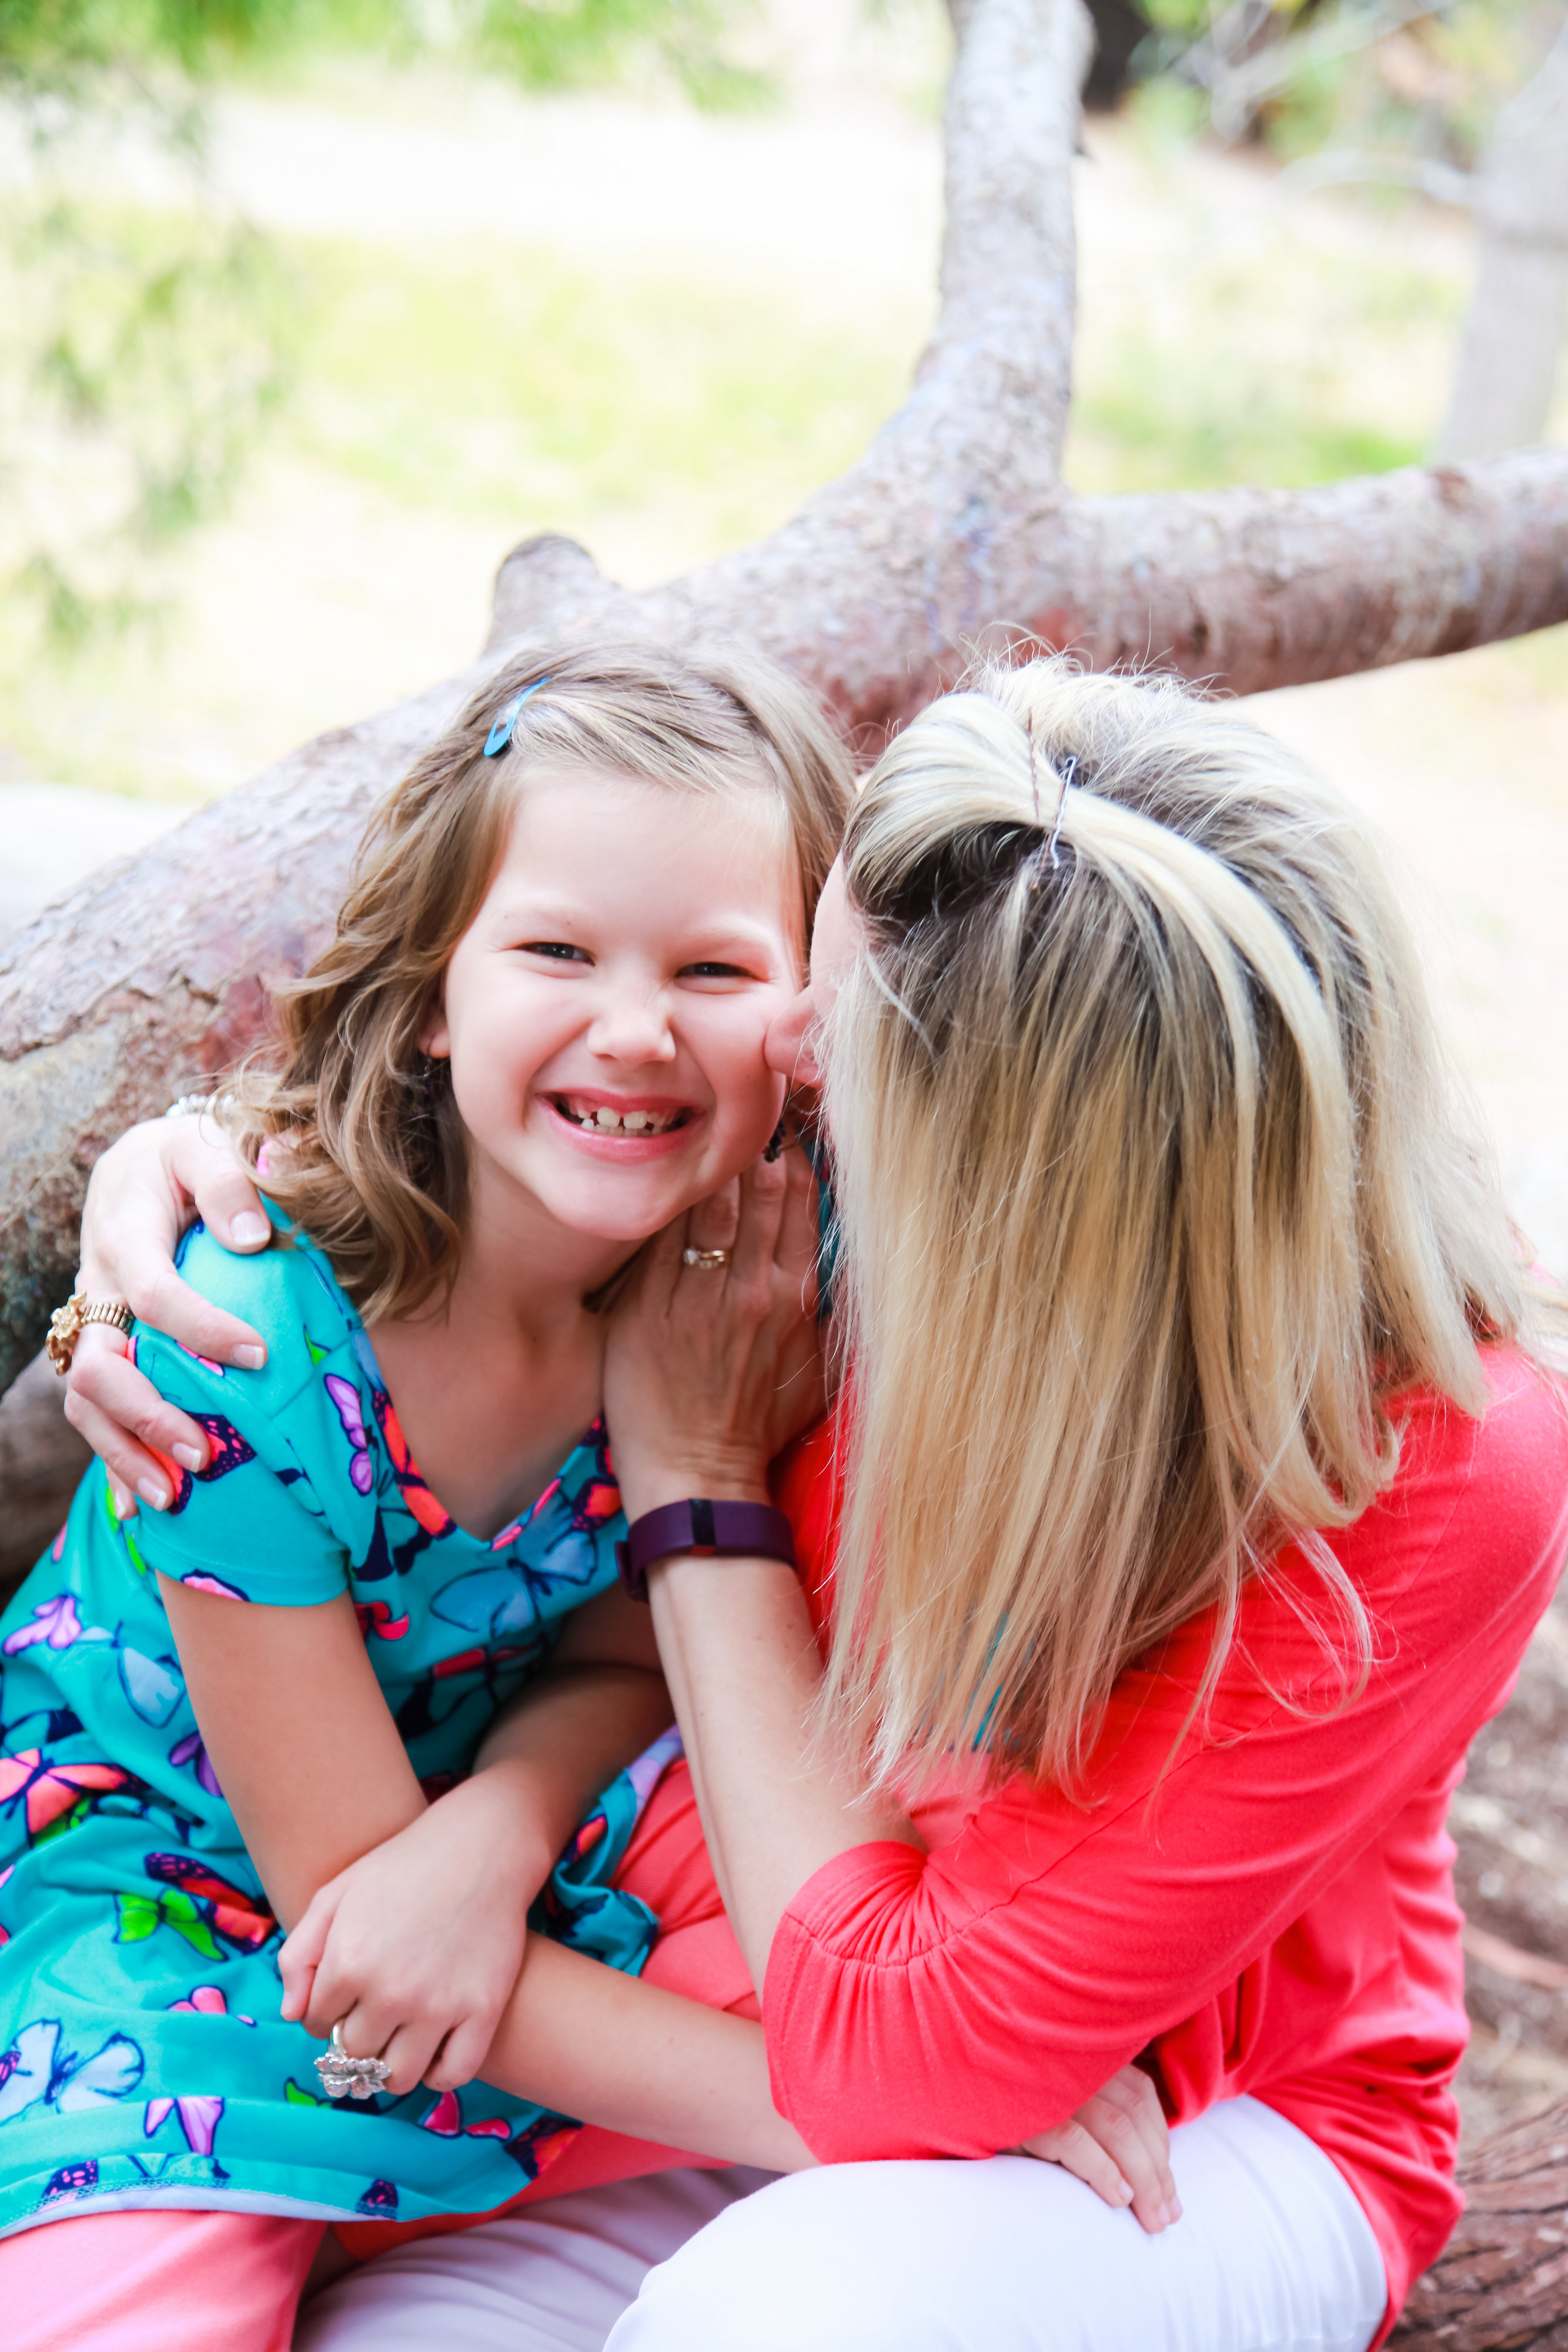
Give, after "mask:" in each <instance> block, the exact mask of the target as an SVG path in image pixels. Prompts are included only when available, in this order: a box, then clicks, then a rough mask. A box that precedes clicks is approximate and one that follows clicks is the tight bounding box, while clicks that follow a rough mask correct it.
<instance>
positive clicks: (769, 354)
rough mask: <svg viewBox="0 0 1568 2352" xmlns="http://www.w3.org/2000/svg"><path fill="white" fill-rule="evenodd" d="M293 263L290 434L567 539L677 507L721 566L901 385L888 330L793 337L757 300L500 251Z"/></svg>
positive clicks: (403, 488)
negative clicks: (299, 344) (608, 517)
mask: <svg viewBox="0 0 1568 2352" xmlns="http://www.w3.org/2000/svg"><path fill="white" fill-rule="evenodd" d="M292 258H293V260H294V262H295V266H296V268H297V269H298V273H299V275H300V278H301V279H302V280H303V282H304V284H305V285H306V287H307V289H308V306H309V316H310V325H309V328H308V332H307V335H306V338H305V348H304V353H303V359H302V362H301V368H300V375H301V381H302V386H303V389H302V393H301V396H300V399H299V401H298V406H297V409H296V413H295V416H294V418H293V420H292V421H291V423H290V425H289V426H288V427H287V430H288V432H289V434H290V436H291V437H292V438H293V440H294V442H295V445H296V446H298V449H299V450H300V451H301V453H302V454H306V455H308V457H310V458H311V459H312V460H313V461H315V462H317V463H319V464H321V465H325V466H329V467H332V468H334V469H336V470H340V471H342V472H343V473H345V474H348V475H351V476H353V477H355V478H358V479H359V480H361V481H362V482H365V483H368V484H372V485H374V486H375V487H376V488H378V489H380V490H382V492H384V493H386V494H388V495H389V496H391V497H392V498H394V499H399V500H402V501H405V502H407V503H409V504H413V505H421V504H432V503H434V504H439V505H440V506H442V507H443V508H444V509H447V510H448V511H461V512H464V513H466V514H470V515H475V516H480V515H486V514H493V515H496V516H497V518H502V517H511V516H516V515H517V514H518V513H519V512H520V511H523V510H526V511H527V512H528V515H529V517H530V518H532V520H533V524H534V527H535V528H538V529H541V530H549V529H561V530H581V529H582V528H583V526H584V523H585V521H587V522H590V523H591V520H592V519H593V518H594V517H596V516H600V515H602V514H604V513H605V512H606V511H609V510H614V509H622V510H625V509H635V508H637V507H639V506H644V505H659V506H664V505H666V504H667V503H668V501H669V499H671V498H672V497H673V496H684V497H689V498H691V499H694V500H695V501H697V502H698V503H700V505H701V506H702V507H703V508H704V509H706V510H707V511H708V512H709V514H710V516H711V522H710V530H711V533H712V536H713V539H714V542H715V551H717V549H718V547H720V546H735V545H739V544H741V543H743V542H744V541H746V540H747V539H749V538H751V537H753V536H755V535H756V534H757V533H758V531H761V530H767V529H768V528H769V527H770V526H771V525H772V524H773V523H775V522H777V521H779V520H781V519H782V518H783V516H784V515H785V514H787V513H788V512H789V510H790V509H791V507H792V506H793V505H794V504H795V503H797V502H798V501H799V499H800V498H802V497H803V496H805V495H806V494H807V492H809V491H810V489H811V488H814V487H815V486H816V485H817V484H818V483H820V482H821V481H824V480H827V479H829V478H831V476H832V475H833V474H835V473H837V472H838V471H839V470H840V469H841V467H844V466H846V465H848V464H849V463H850V461H851V460H852V458H853V457H855V456H856V455H857V454H858V452H859V450H860V449H861V448H862V447H863V446H864V444H865V442H866V440H867V439H868V438H869V437H870V436H871V434H872V433H873V431H874V430H875V428H876V426H877V425H879V424H880V423H881V421H882V420H883V417H884V416H885V415H887V414H888V413H889V411H890V410H891V409H892V408H894V406H895V405H896V404H897V403H898V401H899V400H900V399H901V397H902V396H903V391H904V384H905V383H906V382H907V374H908V366H909V359H910V353H909V352H908V350H907V348H906V346H905V341H904V337H903V336H902V335H901V334H900V333H899V332H898V331H897V329H896V328H895V327H891V326H890V324H889V322H887V321H885V320H874V319H873V320H867V321H866V322H865V323H864V326H863V328H862V330H861V331H849V332H846V331H844V329H843V328H842V327H841V326H835V327H833V328H831V329H830V328H828V327H825V326H815V325H810V324H807V323H805V322H803V321H801V320H799V319H791V317H790V316H789V310H788V307H787V305H785V304H782V303H781V302H780V299H779V295H778V293H777V292H776V291H774V290H771V289H769V290H768V292H766V293H761V292H758V293H744V292H740V291H737V290H736V289H733V288H726V287H723V286H716V285H712V284H704V283H702V282H700V281H695V280H693V279H690V278H680V277H662V276H660V275H658V274H653V273H650V272H648V271H646V270H634V269H632V268H625V269H624V270H616V271H605V272H592V273H590V272H587V271H584V270H582V269H580V268H574V267H573V266H572V265H571V264H570V263H568V262H566V261H564V260H562V259H561V258H559V257H557V256H555V255H552V254H550V253H548V252H532V253H530V252H526V251H519V250H518V249H517V248H516V247H509V246H505V247H504V246H499V245H497V246H496V247H491V248H488V249H486V247H476V246H465V247H463V248H462V249H461V251H460V252H458V253H455V254H454V253H451V252H448V251H445V250H439V251H432V252H430V253H427V254H423V255H421V254H417V253H408V252H403V253H399V254H396V255H389V254H387V253H385V252H384V251H373V252H372V251H367V250H365V249H364V248H362V247H355V246H351V245H349V244H346V243H342V242H338V241H333V242H328V241H325V240H323V241H319V242H315V243H311V244H304V243H301V244H299V245H297V246H296V247H294V248H293V252H292Z"/></svg>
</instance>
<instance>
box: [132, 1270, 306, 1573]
mask: <svg viewBox="0 0 1568 2352" xmlns="http://www.w3.org/2000/svg"><path fill="white" fill-rule="evenodd" d="M180 1267H181V1272H182V1273H183V1276H184V1277H185V1280H186V1281H187V1282H188V1283H189V1284H190V1285H191V1286H192V1287H193V1289H195V1290H198V1291H200V1292H201V1294H202V1296H203V1297H205V1298H210V1299H212V1300H213V1301H214V1303H215V1304H217V1305H220V1306H223V1307H227V1308H228V1309H229V1310H230V1312H231V1313H233V1314H235V1315H238V1316H241V1317H243V1318H244V1319H245V1320H246V1322H247V1323H250V1324H252V1325H254V1327H255V1328H256V1329H257V1330H259V1331H260V1332H261V1333H262V1335H263V1337H264V1338H265V1339H266V1340H267V1351H268V1360H267V1365H266V1367H265V1368H264V1370H261V1371H259V1372H246V1371H238V1370H233V1369H225V1367H224V1366H222V1365H219V1364H215V1363H211V1362H209V1361H208V1360H206V1359H205V1358H204V1357H198V1356H193V1355H191V1354H189V1353H188V1352H187V1351H186V1349H183V1348H182V1347H180V1346H179V1345H178V1344H177V1343H176V1342H175V1341H173V1340H172V1339H166V1338H165V1337H164V1336H163V1335H162V1333H161V1332H157V1331H152V1330H150V1329H149V1328H146V1327H145V1326H144V1325H142V1324H140V1323H139V1324H138V1325H137V1326H136V1328H135V1332H134V1335H133V1339H132V1353H133V1356H134V1360H135V1362H136V1366H137V1369H138V1370H140V1371H141V1372H143V1373H145V1374H146V1376H147V1378H148V1379H149V1380H150V1381H152V1384H153V1386H154V1387H155V1388H156V1389H157V1390H158V1391H159V1393H160V1394H161V1395H162V1396H163V1397H165V1398H166V1399H167V1400H168V1402H170V1403H171V1404H173V1405H178V1407H179V1408H180V1410H181V1411H182V1412H187V1413H189V1414H190V1416H191V1418H192V1419H193V1421H196V1422H199V1423H200V1424H201V1426H202V1427H203V1428H204V1430H205V1432H206V1433H207V1436H208V1438H209V1439H210V1441H211V1444H212V1457H211V1461H210V1463H209V1465H208V1467H207V1468H206V1469H205V1470H204V1471H201V1472H198V1473H197V1474H196V1475H194V1476H193V1475H191V1473H190V1472H189V1471H186V1470H183V1469H181V1468H180V1467H179V1465H177V1464H175V1463H173V1462H171V1461H168V1460H165V1462H164V1466H165V1468H166V1469H167V1470H168V1471H169V1473H170V1475H171V1477H172V1481H173V1485H174V1499H173V1503H172V1507H170V1508H169V1509H168V1510H167V1511H158V1512H154V1511H149V1510H143V1511H142V1512H141V1514H140V1516H139V1517H138V1518H137V1520H136V1522H135V1527H136V1535H135V1545H136V1549H137V1552H138V1554H139V1555H140V1558H141V1561H142V1563H143V1564H144V1565H145V1566H146V1567H147V1568H148V1569H149V1570H153V1569H156V1570H159V1571H160V1572H161V1573H162V1575H164V1576H167V1577H171V1578H172V1579H174V1580H177V1581H178V1582H180V1583H182V1584H193V1585H195V1586H197V1587H198V1588H199V1589H201V1590H204V1591H212V1592H221V1593H224V1594H226V1595H228V1596H229V1597H230V1598H231V1599H234V1600H236V1601H259V1602H261V1603H263V1604H264V1605H267V1606H271V1607H274V1608H308V1607H309V1606H311V1605H312V1604H314V1603H316V1602H319V1601H330V1600H332V1599H333V1598H334V1597H335V1596H336V1595H337V1594H338V1593H340V1592H342V1591H346V1590H347V1589H348V1586H349V1575H350V1550H349V1546H348V1544H347V1543H346V1541H345V1540H344V1531H343V1530H341V1529H340V1528H339V1526H338V1525H337V1524H335V1522H336V1521H337V1520H338V1519H339V1518H340V1517H341V1514H340V1512H338V1511H336V1510H335V1509H334V1507H333V1497H332V1496H331V1495H330V1493H324V1492H322V1491H321V1487H322V1486H323V1485H324V1484H325V1482H324V1481H323V1480H322V1479H321V1478H320V1475H319V1471H318V1473H317V1475H315V1476H313V1475H312V1465H311V1462H310V1455H311V1451H312V1449H311V1445H310V1442H309V1441H310V1429H311V1422H312V1413H311V1399H310V1391H311V1387H312V1380H311V1375H312V1372H313V1370H314V1361H313V1358H314V1354H315V1353H316V1352H317V1349H316V1342H315V1340H314V1339H313V1337H312V1334H311V1332H310V1330H309V1328H308V1325H307V1323H306V1320H305V1315H306V1312H307V1311H308V1297H307V1286H308V1268H306V1267H305V1266H304V1265H303V1262H302V1254H300V1253H293V1252H289V1251H287V1250H269V1251H267V1252H266V1253H264V1254H263V1255H261V1256H259V1257H254V1258H249V1257H236V1256H234V1255H230V1253H229V1252H228V1251H226V1250H224V1249H222V1248H220V1247H219V1245H218V1244H216V1243H215V1242H214V1241H213V1240H212V1239H211V1237H210V1236H209V1235H208V1234H205V1233H204V1231H203V1229H202V1228H201V1227H199V1226H198V1227H195V1228H193V1231H192V1233H191V1234H188V1235H187V1236H186V1239H185V1243H184V1244H183V1248H182V1252H181V1257H180ZM317 1319H318V1321H319V1320H320V1315H319V1313H318V1315H317ZM334 1336H335V1335H334Z"/></svg>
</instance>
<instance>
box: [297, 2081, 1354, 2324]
mask: <svg viewBox="0 0 1568 2352" xmlns="http://www.w3.org/2000/svg"><path fill="white" fill-rule="evenodd" d="M1171 2163H1172V2168H1173V2170H1174V2172H1175V2174H1176V2186H1177V2189H1179V2191H1180V2195H1181V2200H1182V2207H1183V2214H1182V2219H1181V2220H1180V2221H1177V2222H1176V2224H1175V2225H1174V2227H1172V2228H1171V2229H1169V2230H1167V2231H1165V2232H1164V2233H1163V2234H1162V2235H1161V2236H1159V2237H1157V2238H1148V2237H1145V2235H1144V2233H1143V2231H1141V2230H1140V2229H1139V2227H1138V2224H1137V2223H1136V2221H1134V2219H1133V2217H1132V2215H1131V2214H1130V2213H1127V2212H1120V2211H1115V2212H1113V2210H1111V2209H1110V2208H1109V2207H1108V2206H1105V2205H1102V2204H1101V2202H1100V2200H1099V2199H1098V2198H1097V2197H1095V2196H1094V2195H1093V2193H1092V2191H1091V2190H1090V2189H1085V2188H1084V2187H1083V2185H1082V2182H1081V2181H1077V2180H1074V2179H1071V2176H1070V2175H1069V2174H1067V2173H1065V2172H1062V2171H1061V2170H1059V2169H1058V2168H1056V2167H1054V2166H1051V2165H1042V2164H1035V2163H1032V2162H1031V2161H1030V2159H1029V2158H1024V2157H996V2158H992V2160H991V2161H990V2162H988V2163H984V2164H855V2165H835V2166H831V2167H828V2168H823V2169H822V2170H821V2171H817V2172H804V2173H796V2174H794V2175H792V2176H790V2177H789V2178H787V2179H779V2180H774V2181H772V2182H770V2183H769V2182H768V2176H767V2175H765V2174H757V2173H749V2174H748V2173H744V2172H729V2173H720V2174H702V2173H672V2174H664V2175H662V2176H659V2177H657V2178H655V2179H648V2180H639V2181H627V2182H623V2183H622V2184H620V2185H618V2186H616V2187H614V2188H610V2189H587V2190H583V2191H581V2192H580V2194H578V2195H577V2196H573V2197H560V2198H556V2199H553V2200H549V2202H546V2203H542V2204H540V2205H538V2206H536V2207H535V2208H534V2209H533V2210H532V2211H531V2212H530V2213H528V2215H527V2216H525V2217H523V2218H519V2219H516V2220H512V2221H493V2222H487V2223H485V2224H483V2225H482V2226H481V2227H479V2228H477V2229H475V2230H471V2231H465V2232H464V2233H463V2234H462V2235H460V2236H455V2237H450V2238H428V2239H424V2240H422V2241H419V2242H415V2243H414V2244H412V2245H408V2246H401V2247H398V2248H396V2249H394V2250H393V2252H391V2253H388V2254H384V2255H382V2256H381V2257H380V2259H379V2260H378V2261H376V2262H374V2263H367V2264H366V2265H365V2267H364V2268H363V2269H362V2270H361V2271H359V2272H357V2273H353V2274H352V2275H351V2276H350V2277H348V2278H346V2279H343V2280H341V2281H340V2283H339V2284H337V2285H335V2286H331V2287H329V2288H328V2289H327V2290H326V2291H325V2292H324V2293H323V2294H319V2295H318V2296H317V2297H316V2299H315V2301H314V2302H313V2303H312V2304H311V2305H309V2306H308V2309H307V2311H306V2313H305V2314H304V2315H303V2316H302V2318H301V2322H300V2326H299V2329H298V2334H297V2336H296V2337H295V2347H296V2352H372V2347H375V2352H1365V2347H1366V2346H1367V2344H1368V2343H1369V2342H1370V2341H1371V2338H1372V2336H1374V2335H1375V2332H1376V2329H1377V2326H1378V2324H1379V2322H1380V2321H1381V2319H1382V2316H1383V2311H1384V2305H1385V2301H1386V2294H1387V2290H1386V2286H1385V2280H1384V2273H1383V2264H1382V2261H1381V2258H1380V2256H1379V2254H1378V2251H1377V2244H1376V2241H1375V2238H1374V2237H1373V2234H1372V2230H1371V2227H1370V2225H1369V2223H1368V2222H1367V2220H1366V2217H1365V2215H1364V2213H1363V2212H1362V2210H1361V2208H1360V2206H1359V2205H1358V2204H1357V2203H1356V2201H1355V2199H1354V2196H1353V2195H1352V2194H1351V2191H1350V2189H1349V2188H1348V2187H1347V2185H1346V2183H1345V2182H1344V2180H1343V2178H1342V2177H1341V2175H1340V2174H1339V2173H1338V2172H1337V2171H1336V2170H1335V2169H1334V2167H1333V2164H1332V2163H1331V2162H1330V2161H1329V2159H1328V2158H1327V2157H1326V2156H1324V2155H1323V2154H1322V2150H1321V2149H1320V2148H1318V2147H1314V2146H1313V2144H1312V2141H1311V2140H1309V2139H1307V2138H1306V2137H1304V2135H1303V2134H1302V2133H1301V2132H1299V2131H1298V2130H1297V2129H1296V2128H1295V2126H1293V2125H1292V2124H1288V2123H1286V2122H1284V2121H1283V2120H1282V2118H1281V2117H1280V2116H1276V2115H1274V2114H1273V2113H1272V2112H1271V2111H1270V2109H1269V2108H1267V2107H1264V2106H1260V2105H1258V2103H1257V2102H1256V2101H1255V2100H1252V2099H1236V2100H1232V2101H1230V2102H1229V2103H1228V2104H1227V2105H1223V2106H1220V2107H1216V2108H1214V2109H1212V2110H1211V2111H1210V2113H1209V2114H1207V2116H1202V2117H1200V2118H1199V2120H1198V2121H1197V2122H1196V2123H1192V2124H1186V2125H1184V2126H1182V2127H1181V2128H1180V2129H1179V2130H1178V2131H1176V2132H1175V2133H1173V2135H1172V2140H1171ZM758 2183H763V2184H766V2185H762V2186H758V2185H757V2184H758ZM748 2192H749V2193H748Z"/></svg>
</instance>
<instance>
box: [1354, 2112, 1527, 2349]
mask: <svg viewBox="0 0 1568 2352" xmlns="http://www.w3.org/2000/svg"><path fill="white" fill-rule="evenodd" d="M1459 2179H1460V2182H1461V2184H1462V2185H1463V2188H1464V2191H1465V2210H1464V2213H1463V2214H1462V2215H1461V2217H1460V2220H1459V2225H1458V2229H1457V2230H1456V2231H1454V2234H1453V2236H1452V2237H1451V2238H1450V2239H1449V2241H1448V2244H1447V2246H1446V2247H1445V2248H1444V2250H1443V2252H1442V2253H1441V2254H1439V2256H1438V2257H1437V2261H1436V2262H1435V2263H1433V2265H1432V2267H1431V2269H1430V2270H1429V2271H1427V2273H1426V2275H1425V2276H1424V2277H1423V2278H1420V2279H1418V2280H1417V2281H1416V2285H1415V2287H1414V2288H1413V2289H1412V2291H1411V2294H1410V2299H1409V2301H1408V2303H1407V2304H1406V2306H1405V2312H1404V2315H1403V2317H1402V2318H1401V2320H1400V2323H1399V2325H1398V2326H1397V2327H1396V2329H1395V2331H1394V2335H1393V2336H1392V2338H1391V2339H1390V2340H1391V2342H1392V2343H1393V2344H1396V2345H1397V2346H1398V2347H1400V2352H1525V2347H1533V2352H1568V2099H1565V2100H1559V2101H1557V2102H1556V2103H1555V2104H1554V2105H1552V2106H1550V2107H1547V2108H1546V2109H1545V2110H1544V2111H1543V2112H1542V2114H1540V2115H1537V2116H1527V2117H1526V2118H1525V2119H1524V2120H1523V2121H1522V2122H1521V2123H1517V2124H1513V2125H1511V2126H1509V2128H1508V2129H1507V2130H1505V2131H1500V2132H1494V2133H1493V2134H1492V2136H1491V2137H1490V2139H1484V2140H1482V2142H1481V2144H1480V2146H1479V2147H1477V2148H1475V2149H1474V2150H1472V2152H1471V2153H1470V2155H1469V2157H1467V2158H1465V2160H1464V2161H1463V2162H1462V2163H1461V2165H1460V2167H1459Z"/></svg>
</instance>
